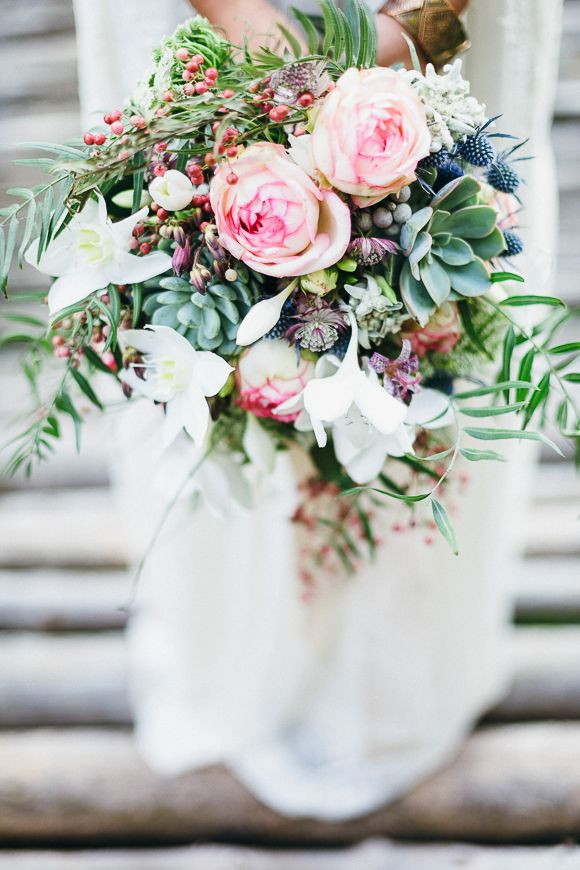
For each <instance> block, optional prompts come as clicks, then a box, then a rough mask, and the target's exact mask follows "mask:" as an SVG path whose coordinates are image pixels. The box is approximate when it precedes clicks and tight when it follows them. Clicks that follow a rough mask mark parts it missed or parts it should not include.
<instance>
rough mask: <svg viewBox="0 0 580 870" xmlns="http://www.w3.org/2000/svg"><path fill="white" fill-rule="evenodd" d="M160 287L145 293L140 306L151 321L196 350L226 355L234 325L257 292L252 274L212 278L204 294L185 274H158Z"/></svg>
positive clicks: (233, 344) (233, 337)
mask: <svg viewBox="0 0 580 870" xmlns="http://www.w3.org/2000/svg"><path fill="white" fill-rule="evenodd" d="M159 286H160V287H161V288H162V290H161V291H160V292H158V293H152V294H151V295H150V296H148V297H147V299H146V300H145V303H144V305H143V310H144V312H145V314H147V315H148V316H149V317H150V319H151V323H154V324H157V325H161V326H171V327H172V328H173V329H176V330H177V331H178V332H179V333H181V335H184V336H185V338H187V340H188V341H189V342H191V344H192V345H193V347H195V348H196V349H197V350H212V351H215V352H216V353H219V354H220V355H221V356H230V355H231V354H233V353H234V352H235V351H236V350H239V348H238V347H237V345H236V333H237V331H238V326H239V324H240V322H241V320H242V319H243V317H244V316H245V315H246V313H247V312H248V310H249V308H250V307H251V306H252V305H253V303H254V302H255V301H256V299H257V297H258V296H259V292H260V286H259V284H258V281H257V279H256V276H255V275H253V274H252V275H249V274H238V278H237V280H236V281H217V280H216V281H214V282H213V283H212V284H209V286H208V287H207V289H206V292H205V293H204V294H201V293H198V292H197V291H196V290H195V289H194V288H193V286H192V285H191V284H190V282H189V280H188V279H187V278H186V277H183V278H162V279H161V281H160V282H159Z"/></svg>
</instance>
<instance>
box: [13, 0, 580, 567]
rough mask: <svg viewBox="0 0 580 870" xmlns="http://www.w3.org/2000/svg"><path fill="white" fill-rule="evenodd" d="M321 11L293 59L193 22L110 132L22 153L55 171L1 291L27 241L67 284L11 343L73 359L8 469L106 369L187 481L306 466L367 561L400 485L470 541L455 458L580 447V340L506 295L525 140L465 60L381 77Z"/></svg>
mask: <svg viewBox="0 0 580 870" xmlns="http://www.w3.org/2000/svg"><path fill="white" fill-rule="evenodd" d="M321 7H322V18H321V20H320V21H319V22H318V24H319V25H321V27H318V26H317V24H315V23H313V21H312V20H310V19H309V18H307V17H306V16H304V15H303V14H302V13H300V12H296V13H295V14H296V16H297V18H298V20H299V22H300V24H301V25H302V27H303V29H304V33H305V43H306V46H307V47H306V49H304V48H303V46H302V45H300V44H299V43H298V42H297V40H296V39H295V37H294V36H293V35H292V34H290V33H289V32H286V31H283V33H282V37H281V39H283V40H285V42H286V43H287V45H288V46H289V49H290V52H291V54H290V53H289V51H288V49H286V50H284V49H283V48H282V49H281V50H280V51H279V52H278V53H276V52H273V51H270V50H267V49H261V50H260V51H259V52H257V53H254V54H251V53H250V52H249V50H248V49H247V48H245V49H239V48H236V47H235V46H233V45H231V44H230V43H229V42H227V41H226V40H225V39H223V38H222V37H221V36H220V35H219V34H218V33H216V32H215V31H214V30H213V29H212V28H211V27H210V26H209V24H208V22H207V21H205V20H204V19H202V18H194V19H191V20H190V21H188V22H187V23H185V24H184V25H183V26H181V27H179V28H178V29H177V31H176V32H175V33H174V35H173V36H172V37H171V38H168V39H165V40H164V42H163V43H162V45H161V47H160V48H159V49H158V51H157V52H156V53H155V57H154V61H155V62H154V69H153V72H152V75H151V77H150V79H149V81H148V82H146V83H144V84H143V85H142V87H141V88H140V89H139V92H138V93H137V94H136V95H135V96H134V97H133V98H132V99H131V100H129V101H128V102H127V104H126V105H125V107H124V108H123V109H122V110H121V109H116V110H113V111H111V112H109V113H108V114H107V115H105V117H104V125H103V126H100V127H97V128H95V129H93V130H91V131H90V132H87V133H86V134H85V135H84V138H83V140H79V141H78V142H72V143H70V144H67V145H62V146H56V145H55V146H52V145H46V144H44V143H36V147H37V148H39V149H42V150H44V151H46V152H48V154H50V155H52V156H50V157H43V158H40V159H29V160H26V163H28V164H35V165H38V166H40V167H41V168H42V169H43V170H45V171H47V172H48V173H49V179H48V180H47V181H46V182H45V183H44V184H40V185H38V186H37V187H34V188H31V189H30V190H28V189H17V190H12V191H10V193H12V194H13V195H14V196H16V197H17V198H18V202H17V203H16V204H15V205H13V206H10V207H9V208H7V209H4V211H3V222H4V225H5V226H6V228H7V231H6V233H5V235H4V234H3V235H2V240H3V242H4V244H3V247H2V276H3V281H4V285H5V284H6V276H7V274H8V268H9V265H10V261H11V258H12V256H13V255H14V254H15V252H16V250H17V251H18V254H17V255H18V258H19V259H20V261H22V258H24V259H25V260H26V261H27V262H28V263H31V264H32V265H33V266H35V267H36V268H37V269H38V270H40V271H41V272H43V273H45V274H47V275H50V276H51V277H52V278H54V283H53V284H52V286H51V288H50V291H49V293H48V297H47V300H46V301H47V303H48V314H49V320H48V323H49V325H48V329H46V326H45V323H44V322H42V321H38V320H37V319H36V318H34V317H31V316H29V315H23V316H21V315H19V314H18V313H17V314H13V315H12V316H11V317H12V320H13V321H14V320H16V321H19V322H20V327H21V329H20V332H19V333H18V334H16V335H14V334H12V335H7V336H5V337H4V342H24V344H25V349H26V355H25V370H26V372H27V374H28V376H29V378H30V380H31V381H32V382H33V384H36V383H37V381H38V377H39V368H40V360H41V359H42V356H43V354H44V355H46V354H47V353H51V354H53V355H54V356H56V357H58V358H59V359H62V364H63V367H64V368H63V370H62V377H61V379H60V381H59V383H58V386H57V389H56V390H55V392H54V394H53V395H52V396H50V397H48V398H47V399H46V400H44V399H43V400H42V402H41V403H40V407H39V408H38V409H37V411H36V413H35V415H34V418H33V421H32V423H31V424H30V426H29V427H28V428H27V429H26V431H25V432H24V433H23V434H22V435H21V436H19V438H18V439H17V440H16V442H15V444H13V449H14V452H13V455H12V458H11V462H10V465H11V469H12V470H13V471H14V470H16V469H18V468H19V467H21V466H24V467H25V468H26V469H27V470H30V468H31V465H32V463H33V461H34V460H35V459H38V458H42V457H44V456H45V455H47V454H48V453H49V451H50V449H51V447H52V442H53V440H54V439H56V438H58V437H59V433H60V418H61V417H62V416H63V415H68V416H69V417H70V418H72V421H73V422H74V424H75V426H76V427H77V429H78V428H79V427H80V424H81V422H82V413H81V410H80V409H79V408H80V406H79V395H80V394H84V396H85V397H86V398H87V399H88V400H89V401H90V402H91V403H93V404H94V405H96V406H98V407H101V406H102V402H101V399H100V398H99V386H98V384H99V382H98V378H99V377H101V378H102V377H103V373H107V374H108V375H109V376H110V377H111V378H114V379H115V380H116V381H117V382H118V387H119V391H122V392H123V393H124V394H125V396H127V397H129V398H134V397H145V398H146V399H148V400H149V401H151V402H154V403H156V404H157V406H158V413H159V415H160V417H162V418H163V421H164V422H163V440H164V444H165V445H166V446H169V445H170V444H171V443H172V442H173V441H174V439H175V438H176V437H177V436H178V435H180V436H181V437H183V433H185V435H186V437H187V438H189V439H190V444H191V458H192V469H191V473H190V476H191V477H194V476H195V474H196V473H197V471H198V470H199V469H200V467H201V465H202V463H211V461H212V459H215V457H216V456H222V457H223V456H227V458H228V461H231V462H233V463H234V465H236V466H237V467H238V468H239V469H241V471H242V472H243V471H244V469H245V468H247V467H248V466H250V465H253V466H255V467H257V468H259V469H261V471H262V472H264V471H266V472H267V471H268V470H269V469H270V468H271V467H272V463H273V460H274V457H275V453H276V451H277V450H283V449H287V448H289V447H290V446H291V445H294V444H296V445H298V447H300V448H301V449H302V450H303V451H307V452H309V454H310V459H311V462H312V475H311V479H310V480H309V481H308V482H307V483H306V484H305V485H304V499H305V500H304V504H303V505H302V506H301V507H300V508H299V509H298V510H297V512H296V517H295V520H296V521H297V522H300V523H302V524H303V525H305V526H306V527H308V528H312V529H314V528H318V529H320V528H322V529H323V531H324V534H325V535H326V540H325V542H322V543H320V547H319V550H318V551H317V558H318V559H319V560H322V559H324V558H325V556H326V555H327V554H328V553H330V552H332V553H334V554H335V555H338V557H339V558H340V560H341V561H343V562H344V563H345V564H347V565H348V566H351V565H352V564H353V563H355V562H356V561H357V559H358V556H359V553H360V545H361V542H364V541H366V543H367V544H368V546H369V548H370V549H371V550H372V548H373V547H374V546H375V536H374V534H373V531H372V526H371V518H372V514H373V512H374V510H375V507H376V504H377V502H379V501H381V500H383V501H384V499H381V498H380V496H381V495H382V496H388V497H390V498H392V499H396V500H398V501H399V502H404V503H407V504H408V505H410V506H411V508H412V509H414V506H415V505H416V504H417V503H419V502H426V503H430V505H431V508H432V519H430V520H429V523H431V524H433V525H436V526H438V528H439V529H440V530H441V532H442V533H443V535H444V536H445V537H446V538H447V540H448V541H449V543H450V544H451V546H452V547H453V548H454V549H455V548H456V542H455V537H454V533H453V529H452V525H451V522H450V519H449V513H448V511H447V510H446V508H445V506H444V504H445V491H446V487H447V485H448V481H449V480H450V479H452V471H453V469H454V467H455V465H456V460H457V459H458V457H462V458H463V459H464V460H467V461H470V462H471V461H480V460H491V459H502V457H501V455H500V454H498V453H496V452H495V451H493V450H490V449H488V448H489V445H488V444H487V445H486V444H481V445H480V446H478V445H477V442H490V441H497V440H499V439H514V438H517V439H521V438H526V439H534V440H543V441H549V439H548V438H547V436H546V435H544V434H543V433H541V432H538V431H534V430H533V429H530V428H529V426H530V424H531V423H532V421H537V422H538V424H539V425H540V427H541V426H543V425H544V424H545V423H548V422H550V421H551V420H552V418H554V420H555V424H556V425H557V426H558V427H559V429H560V430H561V431H562V432H563V433H564V435H568V436H570V437H573V438H577V437H578V434H579V432H578V411H577V408H576V407H575V405H574V401H573V396H572V395H571V393H570V384H573V383H575V382H578V380H579V378H580V375H579V374H577V373H575V372H572V373H568V374H563V372H564V371H565V367H566V365H567V364H568V363H569V361H570V358H571V356H572V357H573V356H574V355H575V354H577V353H578V352H579V351H580V343H579V342H572V343H570V342H569V343H567V344H560V345H558V343H557V342H556V341H555V340H554V338H553V336H554V333H555V331H556V330H557V329H558V328H559V327H560V326H561V325H562V324H563V323H564V322H565V321H566V320H567V319H568V318H569V316H570V315H569V312H567V311H566V309H565V306H564V305H563V303H562V302H561V301H560V300H559V299H557V298H555V297H551V296H526V295H521V294H518V293H515V292H512V291H511V290H509V289H506V287H512V288H513V287H516V286H517V285H516V284H514V283H511V284H510V282H518V281H521V280H522V278H521V277H520V275H519V274H518V273H517V271H514V265H512V263H513V264H516V257H517V256H518V255H519V254H520V253H521V251H522V249H523V243H522V240H521V238H520V236H519V235H518V232H517V224H518V213H519V211H520V205H521V203H520V198H519V194H520V189H521V178H520V175H519V174H518V170H517V164H518V161H519V160H522V159H525V158H523V157H521V156H520V154H521V152H520V148H521V145H522V144H524V143H521V142H518V141H515V140H513V137H509V136H506V135H505V134H500V133H497V132H494V130H495V122H496V121H497V119H496V118H494V119H488V118H487V117H486V114H485V108H484V106H482V105H481V104H480V103H479V102H478V100H477V98H476V97H475V96H471V95H470V91H469V84H468V82H467V81H465V79H464V78H463V77H462V74H461V64H460V62H459V61H457V62H455V64H453V65H451V66H448V67H445V69H444V70H443V72H442V73H441V74H438V73H437V72H435V70H434V69H433V68H432V67H431V66H428V67H427V70H426V72H425V73H423V72H422V71H421V68H420V66H419V64H418V63H416V64H415V69H413V70H410V71H409V70H406V69H402V68H401V69H387V68H380V67H377V66H375V35H374V27H373V21H372V18H371V17H370V15H369V13H368V12H367V10H366V7H365V6H364V4H363V3H362V2H360V0H351V2H349V3H347V4H346V12H345V13H343V12H342V11H341V10H339V9H338V8H336V7H335V6H334V4H333V3H332V2H331V0H323V2H322V3H321ZM504 146H505V147H504ZM24 213H26V218H25V219H24V220H22V221H21V216H22V215H23V214H24ZM19 233H20V241H19V243H17V238H18V236H19ZM35 236H36V237H35ZM33 237H35V238H34V240H33ZM19 298H22V297H19ZM528 305H541V306H545V308H544V310H547V311H548V312H549V314H548V316H547V317H545V318H544V319H543V320H541V321H537V320H536V322H535V325H534V326H533V328H530V329H529V330H528V329H526V328H524V327H523V326H521V325H520V323H519V322H518V319H517V318H515V317H514V316H513V313H512V312H513V310H514V309H515V308H519V307H521V306H528ZM39 330H40V331H39ZM552 392H553V393H554V394H557V401H556V405H555V410H554V413H552V404H553V403H552V401H551V399H550V397H551V395H552ZM510 414H511V415H512V417H513V419H514V420H515V423H514V425H513V426H511V427H506V426H505V425H494V424H495V423H496V422H497V421H496V420H493V419H492V420H491V421H490V422H489V423H488V424H487V425H486V424H485V420H486V418H496V417H499V419H500V421H502V420H503V419H504V418H503V415H510ZM536 428H537V427H536ZM550 443H552V442H550ZM556 449H558V448H556ZM345 494H346V497H344V496H345ZM339 496H343V497H339Z"/></svg>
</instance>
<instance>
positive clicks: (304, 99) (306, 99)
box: [298, 91, 314, 109]
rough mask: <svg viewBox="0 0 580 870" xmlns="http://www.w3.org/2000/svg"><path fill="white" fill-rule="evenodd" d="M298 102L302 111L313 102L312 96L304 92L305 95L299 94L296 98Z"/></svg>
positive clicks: (308, 92)
mask: <svg viewBox="0 0 580 870" xmlns="http://www.w3.org/2000/svg"><path fill="white" fill-rule="evenodd" d="M298 102H299V103H300V105H301V106H302V108H303V109H307V108H308V107H309V106H311V105H312V103H313V102H314V95H313V94H311V93H310V91H306V93H304V94H301V95H300V96H299V97H298Z"/></svg>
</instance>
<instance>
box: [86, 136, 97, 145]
mask: <svg viewBox="0 0 580 870" xmlns="http://www.w3.org/2000/svg"><path fill="white" fill-rule="evenodd" d="M83 142H84V143H85V145H94V144H95V137H94V136H93V134H92V133H85V135H84V136H83Z"/></svg>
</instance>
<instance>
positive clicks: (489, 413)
mask: <svg viewBox="0 0 580 870" xmlns="http://www.w3.org/2000/svg"><path fill="white" fill-rule="evenodd" d="M523 405H524V403H523V402H516V403H515V404H513V405H493V406H489V407H487V408H460V409H459V411H460V413H461V414H465V415H466V416H467V417H499V416H500V415H502V414H513V413H514V412H515V411H519V410H520V409H521V408H522V407H523Z"/></svg>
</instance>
